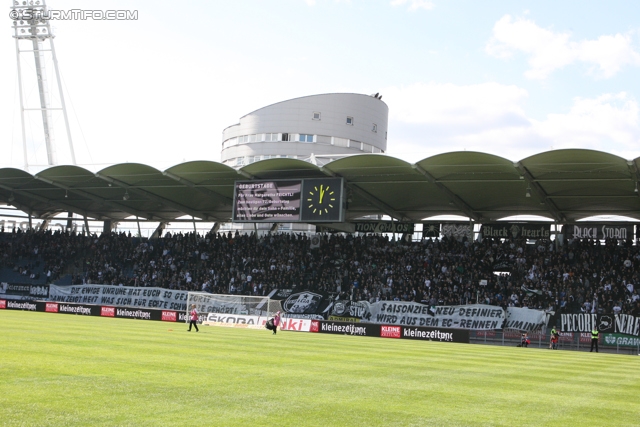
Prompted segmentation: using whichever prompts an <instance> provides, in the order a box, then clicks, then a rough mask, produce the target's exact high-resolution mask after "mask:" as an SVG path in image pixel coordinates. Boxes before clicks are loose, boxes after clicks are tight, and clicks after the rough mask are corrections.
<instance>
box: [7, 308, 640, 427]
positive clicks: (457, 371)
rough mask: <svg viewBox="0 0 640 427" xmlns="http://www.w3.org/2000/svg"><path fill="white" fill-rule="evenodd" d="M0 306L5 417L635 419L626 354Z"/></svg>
mask: <svg viewBox="0 0 640 427" xmlns="http://www.w3.org/2000/svg"><path fill="white" fill-rule="evenodd" d="M186 329H187V327H186V325H184V324H181V323H180V324H171V323H166V322H149V321H141V320H128V319H109V318H99V317H84V316H74V315H64V314H47V313H27V312H17V311H9V310H2V311H0V425H1V426H190V427H194V426H223V427H224V426H280V427H282V426H325V427H326V426H638V425H640V398H639V397H640V373H639V372H640V370H639V368H640V359H639V358H637V357H634V356H629V355H624V356H623V355H613V354H604V353H599V354H596V353H589V352H571V351H551V350H547V349H532V348H529V349H523V348H516V347H497V346H486V345H471V344H449V343H439V342H423V341H411V340H394V339H380V338H361V337H352V336H344V335H324V334H311V333H298V332H279V333H278V335H276V336H273V335H272V334H271V332H269V331H267V330H246V329H244V330H243V329H233V328H219V327H206V326H203V327H201V328H200V332H199V333H195V332H191V333H188V332H186Z"/></svg>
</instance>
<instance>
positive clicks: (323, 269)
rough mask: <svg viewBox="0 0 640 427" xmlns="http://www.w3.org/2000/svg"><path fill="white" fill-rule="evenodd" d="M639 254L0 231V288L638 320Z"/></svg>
mask: <svg viewBox="0 0 640 427" xmlns="http://www.w3.org/2000/svg"><path fill="white" fill-rule="evenodd" d="M639 271H640V246H638V245H634V244H633V241H632V240H630V239H628V240H613V239H610V240H606V241H600V240H591V239H573V240H568V241H565V242H564V244H563V245H561V246H560V245H556V243H555V242H554V241H549V240H537V241H535V243H533V244H532V243H531V241H529V242H528V241H527V240H526V239H522V238H521V239H513V238H510V239H491V238H484V239H482V240H474V241H470V240H467V239H466V238H462V239H455V238H450V237H442V238H425V239H422V240H419V241H411V242H408V241H405V240H402V239H399V240H395V239H393V238H389V237H388V236H385V235H375V234H367V235H352V234H346V235H344V234H326V235H322V236H321V237H320V241H319V242H315V244H312V242H311V238H310V237H309V236H306V235H303V234H291V233H289V234H286V233H282V234H281V233H273V234H265V235H262V236H257V235H256V234H255V233H249V234H239V233H237V232H236V233H235V234H231V233H209V234H206V235H201V234H194V233H187V234H183V233H177V234H171V233H167V234H165V235H164V236H162V237H160V238H157V239H140V238H137V237H132V236H131V235H130V234H125V233H113V232H112V233H103V234H102V235H100V236H98V235H95V234H94V235H92V236H84V235H81V234H76V233H70V234H67V233H62V232H60V231H55V232H53V231H51V230H48V231H37V232H36V231H28V232H23V231H21V230H20V229H18V230H7V231H6V232H4V230H3V232H2V233H0V282H5V283H6V282H9V283H24V284H30V285H37V284H43V285H44V284H58V285H70V284H74V285H81V284H103V285H115V286H130V287H159V288H166V289H172V290H183V291H204V292H210V293H214V294H238V295H263V296H266V295H271V294H273V292H274V291H275V290H277V289H287V290H289V291H291V292H300V291H309V292H314V293H318V294H322V295H325V296H327V298H330V299H332V300H336V301H338V300H339V301H354V302H356V301H368V302H370V303H375V302H379V301H408V302H417V303H422V304H425V305H428V306H431V307H432V306H454V305H465V304H476V303H478V304H486V305H495V306H500V307H502V308H503V309H506V308H507V307H528V308H532V309H539V310H545V311H552V312H554V313H556V314H562V313H596V314H603V313H612V314H631V315H633V316H640V297H639V295H638V290H637V287H638V283H639Z"/></svg>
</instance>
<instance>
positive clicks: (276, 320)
mask: <svg viewBox="0 0 640 427" xmlns="http://www.w3.org/2000/svg"><path fill="white" fill-rule="evenodd" d="M279 325H280V312H279V311H277V312H276V315H275V316H273V335H275V334H276V332H277V331H278V326H279Z"/></svg>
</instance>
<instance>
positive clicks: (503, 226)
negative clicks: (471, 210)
mask: <svg viewBox="0 0 640 427" xmlns="http://www.w3.org/2000/svg"><path fill="white" fill-rule="evenodd" d="M480 233H481V235H482V237H493V238H499V239H510V238H514V239H516V238H520V237H523V238H525V239H532V240H537V239H548V238H549V237H551V224H530V223H521V222H498V223H492V224H482V228H481V229H480Z"/></svg>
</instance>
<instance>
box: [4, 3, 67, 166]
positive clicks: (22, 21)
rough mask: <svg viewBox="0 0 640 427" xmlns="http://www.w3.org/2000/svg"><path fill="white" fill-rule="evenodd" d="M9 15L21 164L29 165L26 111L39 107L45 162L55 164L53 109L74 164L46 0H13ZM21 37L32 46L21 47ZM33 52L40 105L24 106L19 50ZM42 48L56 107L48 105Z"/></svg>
mask: <svg viewBox="0 0 640 427" xmlns="http://www.w3.org/2000/svg"><path fill="white" fill-rule="evenodd" d="M11 17H12V18H13V19H14V20H13V30H14V36H13V37H14V38H15V39H16V59H17V66H18V87H19V93H20V120H21V124H22V148H23V155H24V168H25V170H28V169H29V160H28V156H27V135H26V131H25V111H31V110H35V111H37V110H40V112H41V115H42V128H43V133H44V135H43V136H44V142H45V145H46V148H47V163H48V164H49V165H56V164H58V160H57V156H56V147H55V139H54V133H53V120H52V116H51V112H52V111H54V110H59V111H62V115H63V117H64V124H65V127H66V132H67V140H68V141H69V150H70V153H71V162H72V164H74V165H75V164H76V156H75V152H74V150H73V142H72V139H71V131H70V128H69V119H68V116H67V109H66V106H65V102H64V95H63V91H62V84H61V79H60V72H59V70H58V59H57V57H56V51H55V47H54V44H53V38H54V35H53V34H52V32H51V26H50V25H49V14H48V11H47V6H46V4H45V0H13V2H12V6H11ZM21 41H31V49H21V43H20V42H21ZM46 42H48V43H49V48H48V49H47V48H46V47H45V43H46ZM28 52H32V53H33V56H34V62H35V67H34V68H35V74H36V79H37V83H38V94H39V100H40V108H27V107H26V99H25V97H24V90H23V83H24V82H23V76H22V67H21V66H20V57H21V54H22V53H28ZM45 52H51V58H52V60H53V67H54V71H55V75H56V83H57V86H58V93H59V97H60V107H59V108H55V107H52V105H51V97H50V92H49V82H48V80H47V73H46V68H45Z"/></svg>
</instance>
